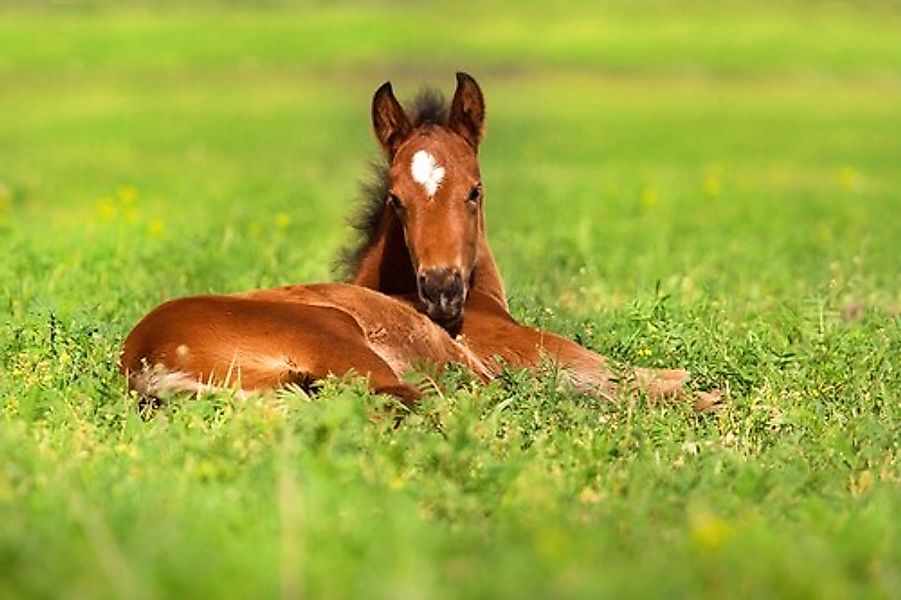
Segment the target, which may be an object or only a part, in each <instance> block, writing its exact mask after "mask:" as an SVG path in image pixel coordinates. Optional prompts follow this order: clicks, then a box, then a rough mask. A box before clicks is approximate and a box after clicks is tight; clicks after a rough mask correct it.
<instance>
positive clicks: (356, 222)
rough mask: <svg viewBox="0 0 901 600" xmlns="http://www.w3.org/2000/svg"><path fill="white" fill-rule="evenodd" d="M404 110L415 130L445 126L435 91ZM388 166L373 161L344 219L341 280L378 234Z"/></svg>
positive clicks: (442, 102) (338, 272) (445, 112)
mask: <svg viewBox="0 0 901 600" xmlns="http://www.w3.org/2000/svg"><path fill="white" fill-rule="evenodd" d="M405 108H406V111H407V115H409V117H410V120H411V121H412V123H413V127H414V128H419V127H427V126H429V125H446V124H447V115H448V106H447V102H446V101H445V99H444V96H443V95H442V94H441V92H439V91H437V90H435V89H432V88H423V89H422V90H420V92H419V93H418V94H417V95H416V97H415V98H414V99H413V102H411V103H409V104H407V106H406V107H405ZM388 166H389V165H388V163H387V162H386V161H385V160H384V159H380V160H377V161H374V162H373V163H371V165H370V173H369V176H368V177H367V178H366V179H364V181H363V182H362V183H361V184H360V192H359V194H358V195H357V200H356V209H355V210H354V212H353V213H352V214H351V216H350V218H349V219H348V220H347V223H348V225H350V228H351V229H352V230H353V233H352V238H351V240H350V241H348V242H347V243H346V244H344V246H342V247H341V249H340V250H339V251H338V257H337V259H336V260H335V262H334V267H333V270H334V272H335V273H336V275H337V276H338V277H339V278H340V279H341V280H342V281H347V280H349V279H350V278H351V277H353V275H354V273H355V272H356V271H357V270H358V268H359V266H360V261H362V260H363V256H364V255H365V254H366V251H367V250H368V249H369V247H370V246H371V245H372V241H373V239H374V238H375V236H376V234H377V233H378V228H379V223H380V222H381V220H382V212H383V211H384V210H385V198H387V196H388Z"/></svg>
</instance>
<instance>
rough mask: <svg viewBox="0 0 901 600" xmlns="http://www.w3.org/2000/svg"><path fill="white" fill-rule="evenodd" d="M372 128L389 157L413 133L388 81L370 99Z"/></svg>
mask: <svg viewBox="0 0 901 600" xmlns="http://www.w3.org/2000/svg"><path fill="white" fill-rule="evenodd" d="M372 128H373V129H374V130H375V137H376V138H378V140H379V143H380V144H381V145H382V148H384V149H385V152H386V153H387V154H388V156H389V157H393V156H394V153H395V152H397V149H398V147H399V146H400V145H401V144H402V143H403V142H404V140H406V139H407V137H408V136H409V135H410V133H412V131H413V125H412V124H411V123H410V119H409V118H408V117H407V113H405V112H404V109H403V107H401V105H400V102H398V101H397V98H395V97H394V91H393V90H392V89H391V82H390V81H386V82H385V83H383V84H382V87H380V88H379V89H377V90H376V91H375V96H373V97H372Z"/></svg>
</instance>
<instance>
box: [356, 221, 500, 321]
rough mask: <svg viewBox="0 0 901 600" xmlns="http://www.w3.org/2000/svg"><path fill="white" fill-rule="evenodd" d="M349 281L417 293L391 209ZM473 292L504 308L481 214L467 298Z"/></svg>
mask: <svg viewBox="0 0 901 600" xmlns="http://www.w3.org/2000/svg"><path fill="white" fill-rule="evenodd" d="M349 282H350V283H352V284H354V285H359V286H361V287H366V288H370V289H373V290H377V291H379V292H382V293H383V294H388V295H392V296H414V297H415V296H416V295H417V288H416V274H415V272H414V271H413V263H412V262H411V261H410V253H409V250H408V249H407V242H406V240H405V239H404V232H403V228H402V226H401V224H400V222H399V221H398V220H397V217H396V216H395V215H394V212H393V211H390V210H385V211H383V213H382V217H381V219H380V221H379V226H378V230H377V232H376V235H375V236H374V237H373V239H372V242H371V244H370V245H369V248H368V249H367V250H366V252H364V254H363V258H362V260H360V264H359V267H358V268H357V271H356V272H355V273H353V275H352V276H351V278H350V281H349ZM473 295H480V296H482V297H488V298H490V299H491V300H492V301H493V302H495V303H497V305H498V306H499V307H500V308H502V309H503V310H504V311H507V297H506V295H505V294H504V284H503V282H502V281H501V276H500V272H499V271H498V268H497V264H496V263H495V262H494V256H493V255H492V253H491V247H490V246H489V245H488V239H487V238H486V237H485V220H484V218H482V222H481V233H480V234H479V250H478V258H477V259H476V264H475V268H474V269H473V273H472V280H471V281H470V298H472V296H473Z"/></svg>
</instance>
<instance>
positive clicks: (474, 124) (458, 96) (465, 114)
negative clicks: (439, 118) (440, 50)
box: [448, 73, 485, 150]
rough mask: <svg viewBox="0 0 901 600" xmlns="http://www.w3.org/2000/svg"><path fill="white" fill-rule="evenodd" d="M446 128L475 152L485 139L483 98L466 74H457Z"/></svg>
mask: <svg viewBox="0 0 901 600" xmlns="http://www.w3.org/2000/svg"><path fill="white" fill-rule="evenodd" d="M448 126H449V127H450V128H451V129H453V130H454V131H456V132H457V133H459V134H460V135H462V136H463V139H465V140H466V141H467V142H469V145H470V146H472V147H473V148H475V149H476V150H478V148H479V142H481V141H482V138H483V137H485V98H484V97H483V96H482V90H480V89H479V84H478V83H476V80H475V79H473V78H472V77H471V76H469V75H467V74H466V73H457V90H456V91H455V92H454V99H453V101H452V102H451V107H450V118H449V119H448Z"/></svg>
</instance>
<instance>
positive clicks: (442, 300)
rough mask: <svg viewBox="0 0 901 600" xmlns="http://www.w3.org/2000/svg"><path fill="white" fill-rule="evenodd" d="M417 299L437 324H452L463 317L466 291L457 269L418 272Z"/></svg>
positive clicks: (445, 268) (444, 268)
mask: <svg viewBox="0 0 901 600" xmlns="http://www.w3.org/2000/svg"><path fill="white" fill-rule="evenodd" d="M417 283H418V284H419V298H420V299H421V300H422V301H423V303H424V304H425V308H426V314H427V315H428V316H429V318H430V319H432V320H434V321H437V322H439V323H453V322H456V321H459V320H460V318H461V317H462V316H463V303H464V301H465V300H466V289H465V286H464V285H463V276H462V275H461V273H460V270H459V269H452V268H448V267H441V268H437V269H425V270H423V271H420V273H419V277H418V278H417Z"/></svg>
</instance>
